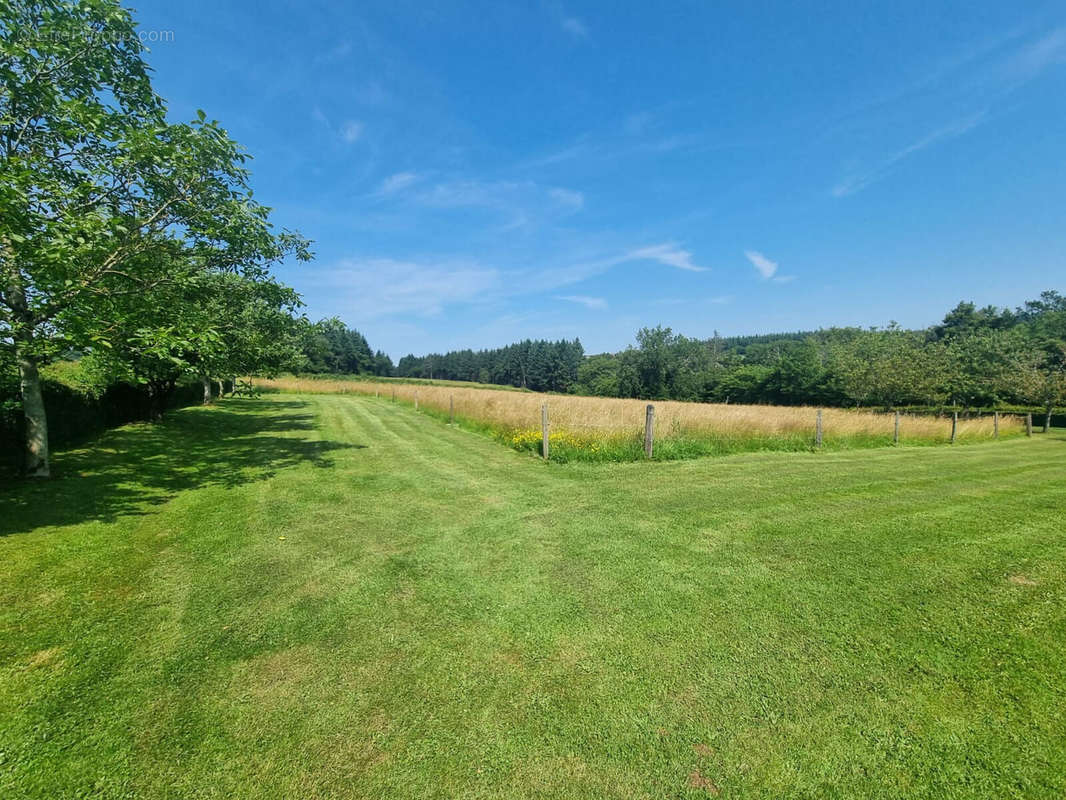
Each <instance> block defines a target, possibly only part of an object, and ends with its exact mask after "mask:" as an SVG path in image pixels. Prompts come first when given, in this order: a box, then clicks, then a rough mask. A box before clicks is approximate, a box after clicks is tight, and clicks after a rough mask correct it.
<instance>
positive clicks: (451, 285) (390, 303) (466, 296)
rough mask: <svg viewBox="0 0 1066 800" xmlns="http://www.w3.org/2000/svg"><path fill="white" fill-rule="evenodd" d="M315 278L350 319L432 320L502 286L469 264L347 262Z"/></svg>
mask: <svg viewBox="0 0 1066 800" xmlns="http://www.w3.org/2000/svg"><path fill="white" fill-rule="evenodd" d="M314 277H315V279H316V280H317V281H318V283H319V285H320V286H321V287H322V288H324V289H326V290H327V291H328V292H329V295H330V297H331V298H332V302H333V304H334V305H335V306H336V307H338V308H342V309H343V310H344V316H345V317H346V318H348V319H360V318H366V319H373V318H378V317H382V316H388V315H392V314H414V315H421V316H432V315H434V314H439V313H440V312H441V311H442V310H443V309H444V307H445V306H448V305H453V304H456V303H471V302H477V301H480V300H483V299H485V298H487V297H489V296H491V295H493V294H495V293H497V292H498V290H499V289H500V286H501V280H500V272H499V270H497V269H495V268H493V267H485V266H483V265H481V264H478V263H476V262H472V261H447V260H445V261H433V262H428V263H422V262H416V261H402V260H397V259H391V258H366V259H362V258H350V259H344V260H342V261H339V262H337V263H336V264H335V265H334V266H332V267H329V268H326V269H323V270H316V271H315V276H314Z"/></svg>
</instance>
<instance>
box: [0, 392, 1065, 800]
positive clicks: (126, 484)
mask: <svg viewBox="0 0 1066 800" xmlns="http://www.w3.org/2000/svg"><path fill="white" fill-rule="evenodd" d="M57 463H58V470H59V472H60V473H62V474H63V475H64V477H61V478H60V479H59V480H56V481H54V482H52V483H50V484H48V485H41V486H31V487H26V486H18V487H10V486H9V487H3V488H0V534H5V535H3V536H0V751H2V754H0V796H2V797H5V798H15V797H23V796H28V797H49V798H53V797H68V796H69V797H74V796H82V795H83V794H85V795H92V796H100V797H120V796H123V797H124V796H136V797H181V798H199V797H219V798H222V797H262V796H274V797H301V798H310V797H442V798H443V797H454V796H464V797H503V796H506V797H523V796H530V797H532V796H538V797H545V796H550V797H565V798H573V797H619V798H631V797H649V798H659V797H685V796H691V797H706V796H708V794H709V793H713V791H714V786H716V787H718V788H719V789H720V792H721V796H722V797H812V796H818V797H822V796H838V797H856V796H866V797H874V796H884V797H898V796H900V795H903V794H906V795H909V796H943V797H978V796H980V797H989V796H1006V795H1012V794H1013V795H1016V796H1024V797H1061V796H1062V795H1063V794H1064V793H1066V772H1064V770H1063V766H1062V765H1063V764H1064V763H1066V711H1064V709H1066V681H1064V678H1063V675H1064V674H1066V611H1064V608H1066V605H1064V602H1066V539H1064V537H1063V534H1062V522H1061V521H1062V519H1063V516H1064V514H1066V481H1064V480H1063V475H1064V471H1063V466H1064V463H1066V440H1063V439H1062V438H1059V437H1058V436H1057V435H1056V436H1049V437H1037V438H1035V439H1033V440H1031V441H1026V440H1015V441H1009V442H1001V443H999V444H990V445H974V446H970V447H965V448H955V449H951V448H935V449H933V448H922V449H904V450H890V449H886V450H875V451H863V452H842V453H822V454H799V453H796V454H770V453H765V454H748V455H742V456H734V457H728V458H723V459H716V460H703V461H689V462H673V463H657V464H617V465H578V464H571V465H566V466H560V465H544V464H541V463H539V462H537V461H536V460H535V459H532V458H530V457H528V456H525V455H522V454H519V453H516V452H514V451H511V450H508V449H506V448H503V447H500V446H498V445H495V444H493V443H492V442H490V441H487V440H486V439H484V438H482V437H479V436H476V435H473V434H470V433H467V432H464V431H461V430H454V429H449V428H448V427H446V426H444V425H441V424H440V423H439V422H437V421H435V420H432V419H429V418H426V417H423V416H417V415H415V414H414V413H413V412H412V411H411V410H410V409H407V408H404V407H397V406H394V405H391V404H389V403H387V402H384V401H374V400H373V399H361V398H353V397H341V396H328V395H318V396H307V397H295V396H292V395H283V396H275V397H270V398H266V399H264V400H261V401H227V402H225V403H223V404H222V405H221V406H220V407H217V408H213V409H187V410H184V411H180V412H175V413H174V414H173V415H172V416H171V417H170V419H169V421H168V422H167V423H165V424H164V425H162V426H158V427H145V426H131V427H127V428H123V429H119V430H116V431H112V432H110V433H108V434H107V435H105V436H104V437H103V438H102V439H101V440H100V441H99V442H98V444H97V449H96V450H94V451H75V452H70V453H66V454H63V455H61V456H60V457H59V458H58V459H57ZM281 537H284V538H281ZM712 782H713V785H714V786H712Z"/></svg>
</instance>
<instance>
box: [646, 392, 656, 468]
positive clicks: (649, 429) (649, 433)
mask: <svg viewBox="0 0 1066 800" xmlns="http://www.w3.org/2000/svg"><path fill="white" fill-rule="evenodd" d="M654 445H655V406H653V405H652V404H651V403H649V404H648V408H647V410H646V411H645V412H644V455H645V456H647V457H648V458H651V453H652V448H653V447H654Z"/></svg>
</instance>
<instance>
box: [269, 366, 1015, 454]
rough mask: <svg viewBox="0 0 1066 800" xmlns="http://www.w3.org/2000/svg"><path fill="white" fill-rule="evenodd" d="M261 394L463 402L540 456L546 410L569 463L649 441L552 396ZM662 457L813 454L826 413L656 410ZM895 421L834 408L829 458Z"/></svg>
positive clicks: (443, 389) (970, 425) (939, 435)
mask: <svg viewBox="0 0 1066 800" xmlns="http://www.w3.org/2000/svg"><path fill="white" fill-rule="evenodd" d="M255 382H256V385H258V386H260V387H262V388H264V389H267V390H276V391H283V392H304V393H328V394H334V393H339V394H344V393H351V394H360V395H367V396H371V397H373V396H378V397H380V398H383V399H385V400H391V399H392V398H393V397H395V399H396V400H397V401H398V402H403V403H407V404H412V405H413V404H414V403H415V401H416V399H417V401H418V405H419V408H420V409H422V410H426V411H431V412H436V413H437V414H443V415H447V414H448V413H449V407H450V404H451V403H453V402H454V407H455V415H456V418H457V419H458V420H461V421H467V422H471V423H474V424H476V425H477V426H479V427H483V428H488V429H490V430H491V431H492V432H494V433H495V434H496V435H497V436H499V437H500V438H501V439H504V440H506V441H508V443H510V444H512V445H514V446H516V447H519V448H520V449H530V450H538V451H539V449H540V438H541V434H540V416H541V406H542V405H543V404H544V403H547V404H548V411H549V419H550V425H551V432H552V435H551V446H552V450H554V451H555V453H556V455H559V456H562V457H570V458H573V457H584V458H592V459H603V460H614V459H616V458H626V457H630V456H631V457H638V456H639V454H640V452H641V447H640V445H641V441H642V439H643V433H644V420H645V409H646V407H647V405H648V402H647V401H644V400H631V399H619V398H608V397H582V396H575V395H546V394H537V393H533V392H514V391H504V390H495V389H475V388H461V387H455V386H426V385H411V384H403V383H377V382H369V381H359V380H328V379H325V380H323V379H300V378H277V379H272V380H267V379H257V380H256V381H255ZM652 405H654V406H655V441H656V451H657V455H659V456H661V457H679V456H685V455H700V454H705V453H714V452H736V451H740V450H756V449H774V450H798V449H806V448H809V447H810V446H811V445H812V444H813V441H814V431H815V418H816V414H817V410H816V409H815V408H812V407H804V406H800V407H796V406H755V405H752V406H748V405H726V404H719V403H683V402H676V401H670V400H658V401H654V402H653V403H652ZM894 425H895V421H894V418H893V415H892V414H883V413H875V412H872V411H860V410H850V409H834V408H827V409H824V410H823V411H822V426H823V436H824V443H825V445H826V446H827V447H830V448H838V449H839V448H844V447H856V446H878V445H884V444H889V443H891V442H892V438H893V430H894ZM1022 427H1023V423H1022V421H1021V419H1020V418H1017V417H1013V416H1002V417H1001V418H1000V435H1001V436H1009V435H1014V434H1017V433H1020V432H1021V431H1022ZM900 430H901V441H902V442H903V443H907V444H935V443H942V442H947V441H949V440H950V437H951V420H950V419H946V418H936V417H930V416H914V415H905V416H903V417H902V420H901V426H900ZM992 436H993V422H992V418H991V417H990V416H985V417H981V418H977V419H970V420H961V419H960V420H959V424H958V432H957V438H958V440H959V441H960V442H962V441H974V440H979V439H991V438H992Z"/></svg>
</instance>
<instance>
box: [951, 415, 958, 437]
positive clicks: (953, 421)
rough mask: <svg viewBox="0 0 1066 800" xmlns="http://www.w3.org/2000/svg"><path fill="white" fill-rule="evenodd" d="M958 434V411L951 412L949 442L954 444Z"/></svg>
mask: <svg viewBox="0 0 1066 800" xmlns="http://www.w3.org/2000/svg"><path fill="white" fill-rule="evenodd" d="M958 435H959V412H958V411H953V412H951V443H952V444H955V439H956V438H957V437H958Z"/></svg>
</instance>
